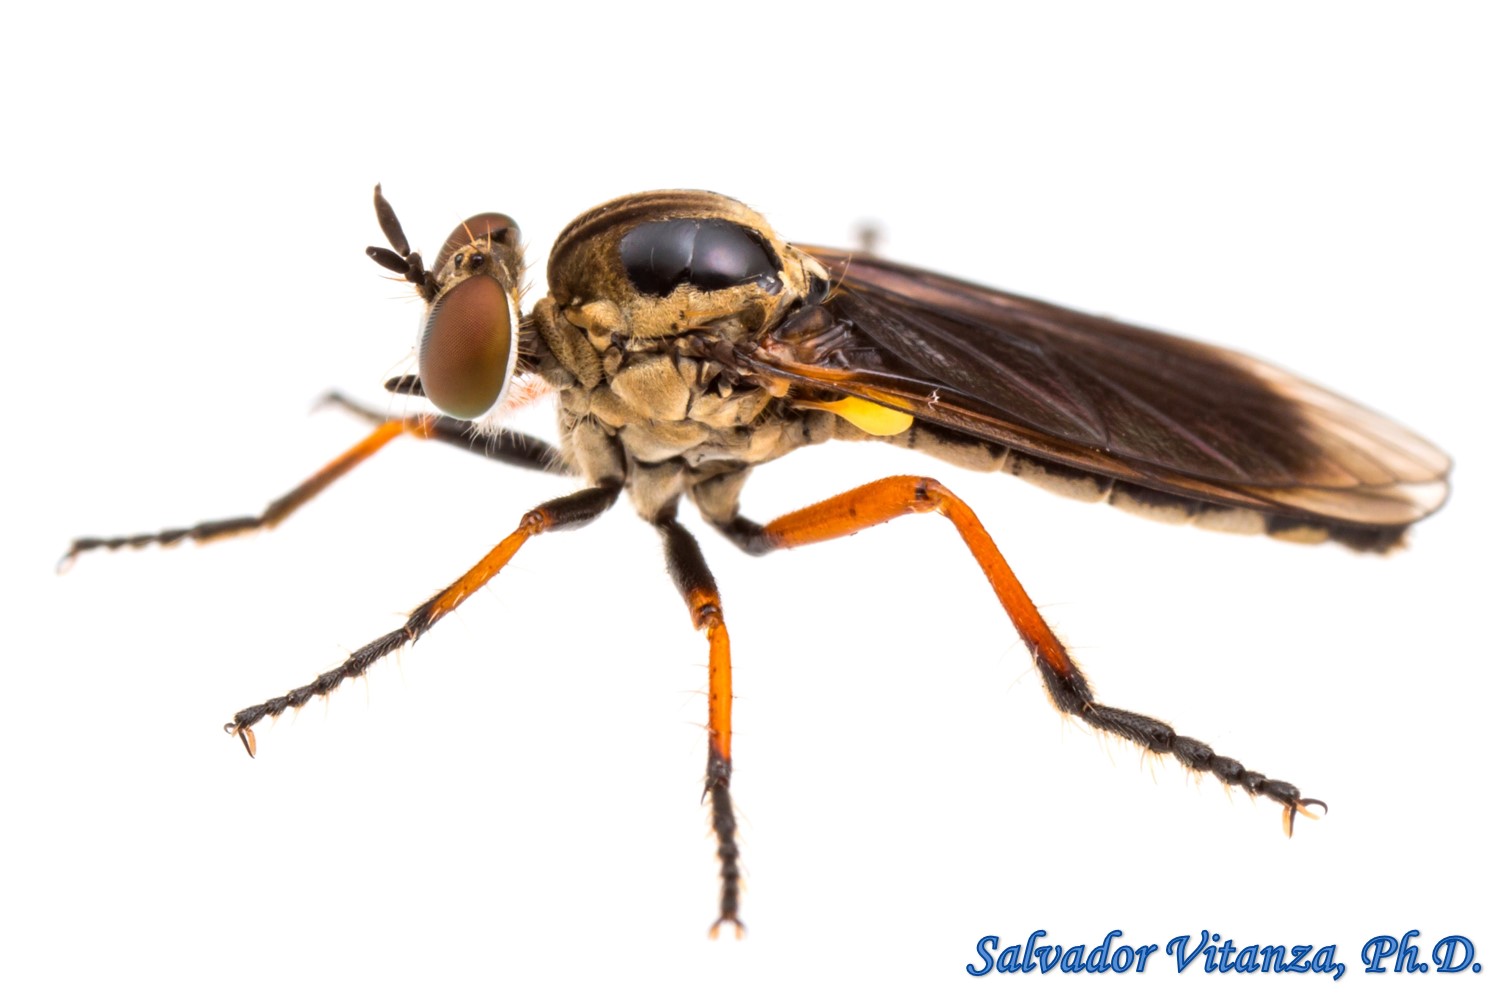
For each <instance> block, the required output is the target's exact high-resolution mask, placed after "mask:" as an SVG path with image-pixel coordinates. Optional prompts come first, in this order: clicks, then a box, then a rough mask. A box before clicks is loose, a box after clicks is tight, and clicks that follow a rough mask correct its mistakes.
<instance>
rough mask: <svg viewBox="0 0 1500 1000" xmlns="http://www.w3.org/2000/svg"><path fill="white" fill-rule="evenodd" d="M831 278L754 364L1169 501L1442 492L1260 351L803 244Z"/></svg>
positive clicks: (1366, 421)
mask: <svg viewBox="0 0 1500 1000" xmlns="http://www.w3.org/2000/svg"><path fill="white" fill-rule="evenodd" d="M799 249H801V250H803V251H804V252H805V253H808V254H810V255H811V256H813V257H815V258H816V259H818V260H819V261H821V262H822V263H823V264H824V266H825V267H827V268H828V270H829V272H830V274H831V275H832V277H833V280H834V285H835V291H834V292H833V294H832V295H831V296H830V297H829V298H828V299H827V300H826V302H825V303H824V306H825V308H826V309H827V310H828V312H829V313H831V314H832V316H833V317H834V319H835V320H837V321H839V325H838V327H837V330H836V333H835V334H834V335H826V336H824V337H822V338H820V339H819V342H818V343H817V344H816V346H815V347H813V348H811V349H809V347H808V345H806V344H795V343H791V342H778V340H777V333H776V332H773V333H772V334H771V335H769V336H768V337H767V338H766V340H765V341H763V344H762V348H763V349H762V350H761V351H760V352H758V353H757V355H756V358H755V361H756V363H757V366H758V367H762V368H763V369H770V370H774V371H775V372H777V373H778V374H780V375H782V376H785V377H787V378H789V379H791V380H792V381H793V382H795V383H798V384H800V385H802V386H804V387H807V388H818V389H826V390H831V391H834V392H838V393H842V394H846V395H854V396H860V397H863V398H867V399H871V400H873V401H875V402H878V403H882V404H884V405H887V406H891V407H894V408H897V409H901V410H904V411H906V412H909V413H911V414H913V415H914V416H916V417H918V418H920V419H921V420H924V421H928V422H930V423H933V424H937V425H939V426H941V427H944V428H947V429H949V430H950V431H957V432H959V433H960V434H963V435H971V436H973V437H976V438H979V439H982V440H985V441H990V442H994V443H996V444H1000V445H1004V446H1006V447H1009V448H1013V449H1016V450H1018V451H1020V452H1023V453H1027V454H1030V455H1033V456H1037V457H1039V458H1042V459H1044V460H1047V461H1050V462H1055V463H1060V464H1062V465H1064V466H1068V467H1071V468H1073V469H1076V470H1082V471H1084V472H1088V473H1093V474H1096V475H1099V476H1103V477H1107V478H1111V479H1116V480H1122V481H1124V482H1127V483H1134V484H1137V485H1139V486H1144V487H1147V488H1149V489H1152V490H1158V491H1162V492H1165V493H1168V494H1171V495H1174V496H1178V497H1186V498H1191V499H1196V500H1204V501H1208V502H1211V503H1217V504H1227V505H1229V506H1233V507H1243V508H1249V509H1253V510H1258V511H1263V512H1266V513H1268V514H1271V515H1277V516H1282V517H1287V518H1291V519H1294V520H1308V521H1314V522H1317V523H1320V524H1328V525H1334V526H1341V525H1342V526H1351V527H1354V528H1374V529H1399V528H1402V527H1404V526H1406V525H1409V524H1411V523H1413V522H1415V521H1417V520H1419V519H1421V518H1423V517H1425V516H1427V515H1428V514H1431V513H1432V512H1433V511H1435V510H1437V509H1438V507H1440V506H1441V505H1442V503H1443V501H1444V500H1445V499H1446V497H1447V482H1446V479H1447V475H1448V470H1449V467H1450V462H1449V460H1448V458H1447V456H1446V455H1444V454H1443V453H1442V452H1441V451H1439V450H1438V449H1437V448H1436V447H1434V446H1433V445H1431V444H1430V443H1428V442H1427V441H1425V440H1423V439H1422V438H1421V437H1418V436H1417V435H1415V434H1413V433H1412V432H1410V431H1408V430H1406V429H1405V428H1403V427H1401V426H1400V425H1398V424H1396V423H1394V422H1393V421H1391V420H1388V419H1387V418H1385V417H1382V416H1380V415H1379V414H1376V413H1374V412H1372V411H1370V410H1367V409H1365V408H1364V407H1361V406H1359V405H1358V404H1356V403H1353V402H1351V401H1349V400H1346V399H1343V398H1342V397H1339V396H1336V395H1334V394H1333V393H1331V392H1328V391H1327V390H1324V389H1321V388H1319V387H1317V386H1315V385H1312V384H1311V383H1308V382H1305V381H1303V380H1301V379H1299V378H1297V377H1296V376H1294V375H1291V374H1289V373H1287V372H1284V371H1281V370H1280V369H1277V368H1275V367H1273V366H1271V365H1268V364H1266V363H1264V362H1261V361H1258V360H1256V359H1254V358H1250V357H1247V356H1245V355H1242V354H1238V353H1235V352H1233V351H1229V350H1225V349H1222V348H1217V347H1211V346H1208V345H1206V344H1200V343H1196V342H1194V341H1190V340H1185V339H1183V338H1180V337H1174V336H1171V335H1168V334H1164V333H1159V332H1157V331H1154V330H1148V329H1145V328H1142V327H1137V326H1132V325H1130V324H1126V323H1120V322H1117V321H1115V320H1111V319H1106V318H1104V317H1100V316H1092V315H1089V314H1087V313H1081V312H1077V311H1074V310H1071V309H1066V308H1063V307H1060V306H1054V305H1051V304H1048V303H1046V302H1040V301H1037V300H1035V299H1028V298H1023V297H1021V296H1016V295H1010V294H1007V293H1005V292H1000V291H996V290H993V289H989V288H984V287H981V286H978V285H973V284H970V283H967V282H963V281H959V280H957V279H954V278H947V277H943V276H941V275H936V274H932V273H929V272H926V271H922V270H918V269H916V268H911V267H906V266H903V265H900V264H894V263H891V262H889V261H884V260H880V259H878V258H874V257H871V256H868V255H865V254H860V253H851V252H846V251H838V250H827V249H822V248H817V247H800V248H799Z"/></svg>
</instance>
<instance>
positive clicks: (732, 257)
mask: <svg viewBox="0 0 1500 1000" xmlns="http://www.w3.org/2000/svg"><path fill="white" fill-rule="evenodd" d="M620 261H621V263H623V264H624V265H625V274H626V276H627V277H629V278H630V283H631V284H632V285H634V286H635V287H636V288H637V289H639V290H640V291H642V292H644V293H646V294H647V295H658V296H665V295H670V294H671V292H672V289H674V288H676V287H677V286H678V285H682V284H688V285H692V286H693V287H694V288H697V289H700V290H702V291H705V292H713V291H717V290H719V289H721V288H733V287H734V286H736V285H748V284H750V283H752V282H754V283H755V284H757V285H760V286H761V287H762V288H764V289H765V290H766V291H768V292H776V291H779V290H780V289H781V279H780V278H778V277H777V272H778V271H780V270H781V266H780V263H779V262H778V261H777V260H776V255H775V254H774V253H773V252H772V251H771V248H770V246H769V245H768V244H767V243H766V241H765V239H764V238H763V237H762V236H761V235H760V234H759V233H756V232H753V231H751V230H749V229H746V228H745V227H744V226H741V225H738V224H736V223H733V222H730V221H729V220H728V219H667V220H665V221H662V222H643V223H641V224H640V225H639V226H636V227H635V228H634V229H632V230H631V231H630V232H628V233H626V234H625V237H624V239H622V240H620Z"/></svg>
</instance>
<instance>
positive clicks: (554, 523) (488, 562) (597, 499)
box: [224, 482, 620, 757]
mask: <svg viewBox="0 0 1500 1000" xmlns="http://www.w3.org/2000/svg"><path fill="white" fill-rule="evenodd" d="M619 495H620V484H619V483H618V482H606V483H603V484H601V485H599V486H591V487H589V488H588V489H584V490H579V491H578V492H577V493H572V494H569V495H568V496H565V497H560V498H559V499H557V500H551V501H548V502H547V503H544V504H539V505H537V506H536V507H534V508H532V509H531V510H529V511H527V512H526V515H525V516H524V517H522V518H521V524H520V526H519V527H518V528H516V530H515V531H512V532H511V533H510V534H509V535H506V536H505V537H504V538H503V539H501V540H500V544H499V545H496V546H495V547H494V548H493V549H491V550H490V551H489V552H488V553H487V554H486V555H485V556H484V558H483V559H481V560H479V562H477V563H475V564H474V566H473V567H472V568H471V569H470V570H469V571H468V572H467V573H465V574H464V575H463V576H461V577H459V578H458V579H457V580H454V581H453V582H452V583H450V584H449V585H448V586H446V587H444V588H443V589H442V590H440V591H438V592H437V593H436V594H434V595H433V596H432V597H431V598H429V599H428V600H427V601H425V602H424V603H423V604H422V606H421V607H419V608H417V609H416V610H415V611H413V612H412V613H411V614H410V615H409V616H408V617H407V619H406V624H404V625H402V626H401V627H400V628H398V629H396V630H394V631H392V632H387V633H386V634H385V635H383V636H381V637H380V638H378V639H376V640H374V641H373V642H368V643H366V644H365V645H363V646H361V647H360V648H359V649H356V650H355V651H354V652H353V653H351V654H350V655H349V658H348V659H346V660H345V661H344V662H343V663H341V664H339V665H338V666H337V667H334V668H333V669H332V670H330V671H328V672H326V673H323V674H319V675H318V676H317V677H316V678H314V679H313V681H312V682H311V683H310V684H304V685H303V686H302V687H299V688H293V689H292V690H290V691H288V692H287V693H286V694H284V695H280V696H278V697H276V698H269V699H267V700H266V701H263V702H261V703H260V704H258V705H251V706H250V707H249V708H243V709H241V710H240V711H238V712H236V713H235V714H234V718H233V719H232V720H230V721H229V722H228V723H227V724H225V726H224V731H225V732H227V733H230V734H232V735H235V736H238V737H239V738H240V742H242V743H243V744H244V745H245V750H246V752H247V753H249V754H250V756H252V757H254V756H255V731H254V730H253V729H252V728H251V727H252V726H254V725H255V724H256V723H257V722H260V721H261V720H262V719H264V718H266V717H267V716H269V717H271V718H275V717H276V716H278V715H280V714H281V713H282V712H285V711H286V710H287V709H290V708H301V707H302V706H303V705H305V704H307V703H308V702H309V701H311V700H312V699H313V698H315V697H318V696H320V695H327V694H328V693H329V692H331V691H332V690H333V689H334V688H336V687H338V686H339V685H340V684H342V683H344V682H345V681H346V680H349V679H350V678H351V677H360V676H362V675H363V674H364V673H365V671H367V670H369V669H370V667H372V666H373V665H374V664H375V663H376V662H377V661H378V660H380V659H383V658H384V657H385V656H387V655H389V654H390V653H394V652H395V651H396V650H398V649H400V648H401V647H402V646H405V645H407V644H408V643H413V642H416V641H417V640H418V639H420V638H421V637H422V636H423V635H425V634H426V633H427V630H428V629H430V628H432V627H433V626H434V625H436V624H437V623H438V621H439V620H440V619H441V618H443V617H444V616H445V615H447V614H448V613H449V612H450V611H453V610H455V609H456V608H457V607H458V606H459V605H460V604H462V603H463V602H464V601H466V600H468V599H469V595H471V594H473V593H474V592H475V591H477V590H478V589H479V588H480V587H483V586H484V585H485V584H486V583H489V582H490V580H491V579H493V578H494V576H495V574H496V573H499V572H500V571H501V570H502V569H504V568H505V564H506V563H508V562H510V560H511V558H512V557H513V556H514V555H515V554H516V553H517V552H518V551H520V549H521V546H522V545H525V544H526V542H527V541H528V540H529V539H531V538H533V537H535V536H537V535H541V534H545V533H546V532H549V531H559V530H562V529H565V528H577V527H581V526H582V525H585V524H588V523H589V522H590V521H592V520H594V519H595V518H597V517H598V516H599V515H600V514H603V513H604V512H605V511H606V510H609V508H610V506H611V505H613V504H614V502H615V498H616V497H618V496H619Z"/></svg>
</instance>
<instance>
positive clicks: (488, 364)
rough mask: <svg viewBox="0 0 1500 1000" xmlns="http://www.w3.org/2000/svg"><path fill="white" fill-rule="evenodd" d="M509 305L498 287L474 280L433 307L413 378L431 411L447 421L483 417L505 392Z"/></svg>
mask: <svg viewBox="0 0 1500 1000" xmlns="http://www.w3.org/2000/svg"><path fill="white" fill-rule="evenodd" d="M512 332H513V331H512V330H511V317H510V300H509V299H507V298H506V295H505V289H504V288H503V287H501V285H500V282H498V281H496V280H495V279H494V278H492V277H490V276H489V275H487V274H478V275H475V276H474V277H472V278H467V279H465V280H464V281H461V282H459V283H458V284H457V285H455V286H453V288H452V289H451V290H449V292H448V293H447V294H446V295H444V296H443V297H442V298H440V299H438V300H437V301H436V302H434V303H433V304H432V308H431V310H430V311H429V312H428V314H427V325H426V327H425V329H423V331H422V343H421V346H420V347H418V349H417V373H418V375H419V376H420V378H421V380H422V389H423V391H424V392H425V393H426V395H427V398H428V399H430V400H432V402H433V405H435V406H436V407H437V408H438V409H440V410H442V411H443V412H444V413H447V414H449V415H451V416H455V417H462V418H463V419H465V420H472V419H474V418H475V417H479V416H482V415H483V414H484V413H485V411H486V410H488V409H489V408H490V407H491V406H493V405H494V404H495V400H497V399H499V398H500V394H501V393H502V392H504V391H505V384H506V382H508V381H509V380H510V375H511V371H510V369H511V365H512V364H513V363H514V344H513V339H514V338H513V337H512Z"/></svg>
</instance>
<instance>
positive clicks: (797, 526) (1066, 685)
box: [716, 476, 1328, 837]
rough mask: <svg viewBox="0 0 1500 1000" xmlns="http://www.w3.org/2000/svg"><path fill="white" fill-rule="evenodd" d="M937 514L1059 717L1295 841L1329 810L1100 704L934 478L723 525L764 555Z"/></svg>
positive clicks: (880, 485)
mask: <svg viewBox="0 0 1500 1000" xmlns="http://www.w3.org/2000/svg"><path fill="white" fill-rule="evenodd" d="M934 511H935V512H937V513H939V514H942V515H943V516H944V517H946V518H947V519H948V520H949V521H950V522H951V523H952V524H953V527H954V528H956V529H958V534H959V537H961V538H962V539H963V540H964V544H965V545H967V546H968V547H969V552H970V553H971V554H972V555H973V556H974V561H975V562H977V563H978V564H979V568H980V569H981V570H983V571H984V575H985V577H986V578H987V579H988V580H989V582H990V586H991V588H993V589H994V591H995V596H996V597H998V598H999V599H1000V605H1001V606H1002V607H1003V608H1004V609H1005V613H1006V614H1007V615H1009V616H1010V620H1011V622H1012V623H1013V624H1014V625H1015V627H1016V631H1017V632H1019V633H1020V635H1021V641H1023V642H1024V643H1026V648H1027V649H1029V650H1031V655H1032V659H1033V661H1034V662H1035V664H1036V667H1037V670H1038V672H1040V673H1041V675H1042V680H1043V681H1044V682H1045V683H1046V685H1047V692H1048V694H1049V695H1051V697H1052V703H1053V704H1054V705H1056V706H1057V708H1058V710H1059V711H1062V712H1066V713H1068V714H1069V715H1076V716H1077V717H1078V718H1080V719H1082V720H1083V721H1084V722H1087V723H1088V724H1089V725H1091V726H1093V727H1094V728H1095V729H1100V730H1103V731H1104V732H1106V733H1112V734H1114V735H1116V736H1123V737H1124V738H1125V739H1127V740H1130V741H1131V742H1133V743H1137V744H1139V745H1140V746H1142V747H1144V748H1146V749H1147V750H1149V751H1151V752H1152V753H1158V754H1162V753H1170V754H1172V756H1174V757H1176V758H1177V760H1178V761H1180V762H1181V763H1182V765H1183V766H1184V767H1187V768H1190V769H1192V770H1195V771H1207V772H1208V773H1210V774H1212V775H1213V776H1214V777H1216V778H1218V779H1219V780H1220V781H1222V782H1224V784H1226V785H1229V786H1238V787H1240V788H1243V789H1245V791H1247V792H1249V793H1250V794H1251V795H1264V796H1265V797H1266V798H1269V799H1272V800H1274V801H1276V802H1279V803H1280V804H1281V806H1282V826H1283V828H1284V829H1285V830H1286V835H1287V836H1288V837H1290V836H1291V835H1292V821H1293V820H1294V819H1295V818H1296V817H1297V814H1299V813H1300V814H1302V815H1304V816H1312V815H1313V814H1312V813H1310V812H1309V811H1308V808H1307V807H1308V806H1313V805H1315V806H1318V807H1320V808H1322V809H1324V810H1325V811H1326V810H1327V808H1328V807H1327V805H1326V804H1325V803H1324V802H1322V801H1320V800H1318V799H1308V798H1303V797H1302V793H1301V792H1300V791H1298V790H1297V786H1295V785H1292V784H1290V783H1288V782H1285V781H1276V780H1273V779H1271V778H1267V777H1266V776H1265V775H1264V774H1261V773H1260V772H1258V771H1250V770H1247V769H1246V768H1245V766H1244V765H1243V764H1241V763H1240V762H1239V761H1237V760H1235V759H1234V758H1232V757H1225V756H1222V755H1220V754H1217V753H1215V752H1214V750H1213V748H1212V747H1210V746H1209V745H1208V744H1206V743H1204V742H1203V741H1201V740H1195V739H1192V738H1191V737H1188V736H1181V735H1179V734H1178V733H1177V732H1176V730H1174V729H1173V728H1172V727H1171V726H1169V725H1167V724H1166V723H1165V722H1162V721H1160V720H1158V719H1153V718H1151V717H1150V716H1147V715H1141V714H1139V713H1136V712H1129V711H1126V710H1124V709H1119V708H1112V707H1110V706H1108V705H1101V704H1100V703H1099V702H1097V701H1095V700H1094V694H1093V691H1092V690H1091V689H1090V687H1089V682H1088V679H1087V678H1085V677H1084V676H1083V672H1082V671H1081V670H1079V669H1078V667H1077V665H1076V664H1074V662H1073V658H1072V657H1071V656H1070V655H1069V654H1068V651H1067V649H1066V648H1065V647H1064V646H1063V644H1062V642H1061V641H1060V640H1059V639H1058V638H1057V636H1056V635H1055V634H1054V633H1053V631H1052V628H1051V626H1049V625H1048V624H1047V622H1046V621H1045V620H1044V619H1043V618H1042V615H1041V612H1040V611H1038V610H1037V607H1036V604H1035V603H1033V602H1032V600H1031V598H1030V597H1029V596H1027V594H1026V591H1025V589H1023V588H1022V586H1021V581H1019V580H1017V579H1016V575H1015V573H1013V572H1012V571H1011V568H1010V566H1009V565H1008V564H1007V563H1006V561H1005V557H1004V556H1002V555H1001V554H1000V550H999V549H998V548H996V546H995V542H994V540H993V539H991V538H990V535H989V532H987V531H985V530H984V525H982V524H980V523H979V518H978V517H977V516H975V514H974V511H972V510H971V509H970V508H969V505H968V504H966V503H964V502H963V501H962V500H960V499H959V498H958V497H957V496H955V495H954V494H953V493H952V492H950V491H949V490H948V488H947V487H946V486H944V485H943V484H942V483H939V482H938V481H937V480H935V479H928V478H925V477H918V476H893V477H891V478H889V479H881V480H878V481H876V482H873V483H867V484H866V485H864V486H861V487H859V488H858V489H853V490H850V491H849V492H848V493H841V494H839V495H838V496H836V497H831V498H830V499H828V500H824V501H823V502H822V503H816V504H813V505H812V506H811V507H805V508H803V509H802V510H799V511H796V512H794V513H791V514H788V515H786V516H785V517H779V518H777V519H776V520H774V521H772V522H771V523H770V524H767V525H765V526H761V525H759V524H756V523H755V522H754V521H751V520H749V519H748V518H744V517H738V516H736V517H732V518H730V519H728V520H726V521H724V522H722V523H720V524H718V525H716V526H717V527H718V528H719V530H720V531H722V532H723V533H724V535H725V536H726V537H728V538H729V539H730V541H732V542H734V543H735V544H736V545H738V546H739V547H740V548H741V549H744V550H745V551H746V552H749V553H751V554H752V555H760V554H762V553H765V552H771V551H774V550H776V549H789V548H795V547H796V546H798V545H811V544H812V543H814V542H825V541H828V540H830V539H833V538H842V537H843V536H845V535H852V534H854V533H855V532H856V531H859V530H861V529H863V528H871V527H874V526H875V525H878V524H884V523H885V522H887V521H890V520H893V519H895V518H897V517H900V516H902V515H903V514H925V513H930V512H934Z"/></svg>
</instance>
